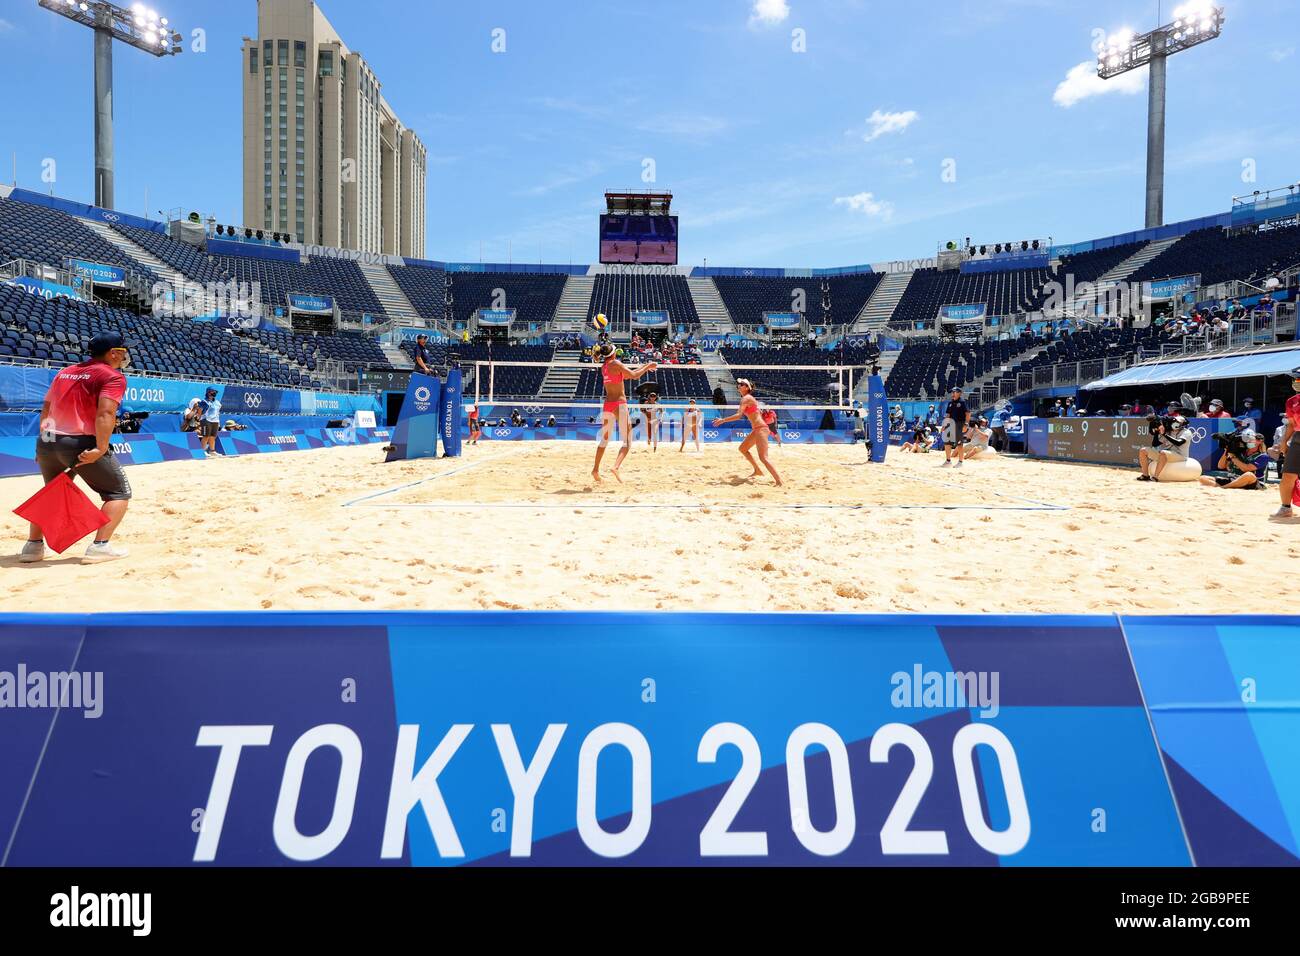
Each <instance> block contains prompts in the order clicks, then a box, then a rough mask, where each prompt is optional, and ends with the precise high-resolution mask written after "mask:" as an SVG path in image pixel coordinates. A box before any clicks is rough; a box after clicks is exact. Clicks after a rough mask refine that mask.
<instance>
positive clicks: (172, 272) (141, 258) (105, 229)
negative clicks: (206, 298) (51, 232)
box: [77, 217, 207, 312]
mask: <svg viewBox="0 0 1300 956" xmlns="http://www.w3.org/2000/svg"><path fill="white" fill-rule="evenodd" d="M77 221H78V222H79V223H81V224H82V225H83V226H85V227H86V228H87V229H89V230H90V231H91V232H93V233H95V234H96V235H97V236H99V238H101V239H103V240H104V241H105V242H107V243H109V244H110V245H113V246H116V247H117V248H118V249H120V250H121V252H122V255H124V256H127V257H128V258H130V259H134V260H135V261H136V262H138V263H140V264H141V265H142V266H146V267H147V268H149V269H151V270H153V272H154V274H156V275H157V276H158V278H160V279H162V280H163V281H164V282H167V283H168V284H169V285H171V286H172V288H177V289H180V288H184V287H185V283H186V282H188V281H189V280H188V279H186V278H185V276H183V275H182V274H181V273H180V272H178V271H177V270H176V269H175V268H174V267H172V266H169V265H168V264H167V263H165V262H163V261H162V260H161V259H159V258H158V257H157V256H155V255H154V254H153V253H151V252H149V250H147V249H145V248H144V246H140V245H137V244H136V243H135V242H133V241H132V240H130V239H128V238H127V237H126V236H124V235H122V233H120V232H118V231H117V230H116V229H114V228H113V227H112V226H110V225H108V223H104V222H97V221H96V220H94V219H82V218H80V217H78V218H77ZM204 311H205V312H206V311H207V309H206V303H205V309H204Z"/></svg>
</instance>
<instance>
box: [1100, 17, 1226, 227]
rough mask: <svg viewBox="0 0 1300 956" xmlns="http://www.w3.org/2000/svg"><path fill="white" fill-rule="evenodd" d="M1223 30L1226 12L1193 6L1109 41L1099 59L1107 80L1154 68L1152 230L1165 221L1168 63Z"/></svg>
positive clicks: (1150, 114)
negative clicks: (1137, 32)
mask: <svg viewBox="0 0 1300 956" xmlns="http://www.w3.org/2000/svg"><path fill="white" fill-rule="evenodd" d="M1222 30H1223V8H1222V7H1216V6H1215V5H1214V4H1213V3H1211V2H1209V0H1193V2H1191V3H1187V4H1184V5H1183V6H1181V7H1179V8H1178V9H1177V10H1175V11H1174V20H1173V22H1172V23H1167V24H1165V25H1164V26H1161V27H1156V28H1155V29H1154V30H1152V31H1151V32H1150V33H1143V34H1142V35H1141V36H1134V35H1133V33H1132V32H1131V31H1128V30H1125V31H1121V32H1120V33H1117V34H1115V35H1113V36H1111V37H1108V38H1107V39H1106V48H1105V49H1104V50H1103V51H1102V52H1101V53H1099V54H1098V55H1097V75H1098V76H1100V77H1101V78H1102V79H1103V80H1109V79H1110V78H1111V77H1114V76H1119V75H1120V74H1121V73H1128V72H1129V71H1130V70H1136V69H1138V68H1140V67H1143V66H1148V65H1149V66H1150V67H1151V76H1150V78H1149V80H1150V82H1149V84H1148V89H1147V216H1146V227H1147V228H1148V229H1152V228H1154V227H1156V226H1163V225H1164V218H1165V61H1166V60H1167V59H1168V58H1169V57H1170V56H1172V55H1173V54H1175V53H1179V52H1181V51H1182V50H1187V49H1190V48H1191V47H1194V46H1199V45H1200V44H1202V43H1204V42H1205V41H1207V40H1213V39H1214V38H1215V37H1217V36H1218V35H1219V33H1220V32H1221V31H1222Z"/></svg>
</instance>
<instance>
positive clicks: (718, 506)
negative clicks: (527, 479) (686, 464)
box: [356, 482, 1070, 512]
mask: <svg viewBox="0 0 1300 956" xmlns="http://www.w3.org/2000/svg"><path fill="white" fill-rule="evenodd" d="M417 484H419V482H417ZM1010 497H1014V496H1010ZM1024 500H1026V501H1028V500H1029V499H1024ZM356 507H358V508H374V509H377V510H388V509H408V510H415V511H575V512H577V511H595V510H598V509H599V510H609V509H627V510H629V511H873V510H875V511H999V512H1000V511H1068V510H1070V509H1069V508H1067V507H1065V506H1064V505H1052V504H1045V503H1035V504H1028V505H924V504H880V505H876V504H856V505H853V504H848V505H834V504H794V505H751V504H741V503H738V502H725V503H722V502H707V501H706V502H700V503H697V504H687V503H677V504H673V503H669V502H665V503H663V504H645V503H640V502H608V503H606V502H581V503H575V504H562V505H561V504H547V503H544V502H538V503H535V504H530V503H528V502H509V501H503V502H497V503H483V502H475V501H465V502H459V501H430V502H423V503H419V504H413V503H401V502H396V503H388V504H373V505H366V504H358V505H356Z"/></svg>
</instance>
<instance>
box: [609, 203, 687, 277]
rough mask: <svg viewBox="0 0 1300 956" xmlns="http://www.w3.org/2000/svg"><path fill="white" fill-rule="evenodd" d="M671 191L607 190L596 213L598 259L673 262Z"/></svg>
mask: <svg viewBox="0 0 1300 956" xmlns="http://www.w3.org/2000/svg"><path fill="white" fill-rule="evenodd" d="M672 200H673V197H672V193H664V192H637V193H632V192H607V193H605V213H604V215H602V216H601V217H600V261H601V262H602V263H645V264H651V265H676V264H677V217H676V216H674V215H671V214H670V213H669V209H670V207H671V205H672Z"/></svg>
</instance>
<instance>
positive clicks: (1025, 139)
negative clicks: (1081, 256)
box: [0, 0, 1300, 267]
mask: <svg viewBox="0 0 1300 956" xmlns="http://www.w3.org/2000/svg"><path fill="white" fill-rule="evenodd" d="M1174 6H1175V4H1174V3H1172V2H1169V0H1166V2H1165V4H1164V11H1165V14H1166V19H1169V16H1168V14H1169V12H1170V11H1171V9H1172V8H1173V7H1174ZM1224 6H1225V8H1226V11H1227V23H1226V26H1225V28H1224V33H1223V36H1222V37H1221V38H1220V39H1218V40H1215V41H1214V42H1212V43H1209V44H1206V45H1204V46H1201V47H1199V48H1196V49H1193V50H1190V51H1188V52H1185V53H1181V54H1179V55H1177V56H1175V57H1173V58H1172V59H1171V60H1170V61H1169V101H1168V134H1167V142H1168V151H1167V170H1166V201H1165V217H1166V220H1167V221H1175V220H1178V219H1186V218H1191V217H1194V216H1201V215H1208V214H1211V213H1215V212H1220V211H1222V210H1224V209H1227V208H1229V206H1230V201H1231V197H1232V196H1234V195H1240V194H1243V193H1248V192H1250V191H1251V190H1253V189H1256V188H1260V189H1263V188H1268V187H1271V186H1279V185H1284V184H1286V183H1293V182H1297V181H1300V148H1298V147H1300V129H1298V128H1297V126H1296V124H1295V122H1294V118H1293V116H1292V118H1290V119H1288V114H1293V113H1294V99H1295V91H1296V90H1297V89H1300V53H1297V50H1296V46H1297V44H1298V43H1300V40H1298V39H1297V33H1296V30H1295V29H1294V22H1295V21H1294V15H1295V7H1294V4H1293V2H1290V0H1226V2H1225V3H1224ZM322 7H323V9H324V10H325V13H326V15H327V16H328V17H329V18H330V19H331V21H332V22H333V23H334V25H335V27H336V28H337V29H338V30H339V32H340V34H341V35H342V36H343V37H344V39H345V41H346V42H347V43H348V44H349V46H351V47H352V48H353V49H354V50H358V51H360V52H361V53H362V54H364V55H365V56H366V58H367V59H368V60H369V61H370V63H371V65H372V66H373V67H374V69H375V71H376V72H377V74H378V75H379V77H380V79H381V81H382V82H383V84H384V91H383V92H384V95H385V97H386V98H387V99H388V101H389V102H390V103H391V104H392V105H393V107H394V109H395V110H396V111H397V113H398V115H399V116H401V117H402V119H403V121H404V122H406V123H407V124H408V125H410V126H412V127H413V128H414V129H415V130H416V131H417V132H418V133H419V135H420V136H421V138H422V139H423V140H424V142H425V144H426V145H427V146H428V149H429V154H430V163H429V181H428V193H429V209H428V220H429V232H428V243H427V248H428V256H429V258H437V259H444V260H449V261H478V259H479V258H480V248H481V249H482V258H483V259H484V260H485V261H491V262H497V261H505V259H506V258H507V255H509V256H510V257H511V258H512V259H513V261H516V262H537V261H539V260H544V261H546V262H567V261H570V260H572V261H574V262H589V261H593V260H594V259H595V258H596V257H597V238H596V232H597V215H598V214H599V212H600V211H601V208H602V194H603V192H604V190H605V189H606V188H609V187H617V186H637V185H641V184H642V171H643V168H644V164H645V161H646V160H653V163H654V167H653V168H654V173H655V182H654V183H653V186H654V187H655V188H659V189H671V190H672V191H673V193H674V197H675V198H674V207H675V209H676V211H677V213H678V214H679V215H680V216H681V262H682V263H683V264H685V265H698V264H700V263H702V262H703V260H704V259H705V258H707V259H708V261H709V264H710V265H752V266H793V267H803V266H812V267H820V266H835V265H849V264H856V263H863V262H875V261H880V260H885V259H896V258H916V257H922V256H928V255H933V254H934V251H935V249H936V246H937V244H938V243H939V242H940V241H941V240H946V239H949V238H955V239H957V240H958V241H961V240H962V239H964V238H965V237H966V236H970V237H971V238H972V239H973V240H975V241H976V242H977V243H978V242H998V241H1007V240H1019V239H1022V238H1034V237H1038V238H1046V237H1048V236H1051V237H1053V238H1054V239H1055V240H1056V241H1057V242H1071V241H1078V240H1082V239H1089V238H1095V237H1098V236H1103V235H1110V234H1113V233H1116V232H1122V231H1125V230H1130V229H1136V228H1141V226H1142V224H1143V223H1142V209H1143V182H1144V170H1145V124H1146V92H1145V81H1144V79H1143V78H1142V77H1140V76H1139V77H1132V78H1130V81H1129V82H1128V84H1127V91H1126V90H1124V89H1115V90H1111V91H1109V92H1106V93H1103V94H1095V93H1094V94H1093V95H1086V94H1088V93H1090V92H1092V90H1093V89H1094V88H1095V86H1096V85H1097V84H1098V81H1096V80H1095V79H1094V80H1093V81H1092V82H1091V83H1089V82H1087V81H1086V74H1087V73H1089V72H1090V71H1091V63H1092V61H1093V60H1094V56H1093V53H1092V49H1091V43H1092V41H1093V31H1095V30H1101V31H1105V32H1114V31H1117V30H1119V29H1121V28H1123V27H1129V28H1132V29H1135V30H1137V31H1139V32H1140V31H1142V30H1145V29H1150V28H1151V27H1153V26H1155V25H1156V23H1157V4H1156V3H1155V2H1150V0H1098V2H1090V3H1083V2H1077V0H1076V2H1065V0H934V2H931V3H925V4H922V3H916V2H908V3H894V2H886V0H876V2H870V3H868V2H865V0H816V2H813V0H694V2H686V0H681V2H679V0H659V2H649V0H530V2H494V0H478V2H473V3H451V2H444V0H434V2H430V0H425V2H408V0H366V2H364V3H361V2H357V0H324V2H323V3H322ZM157 9H158V10H159V12H160V13H162V14H163V15H165V16H169V17H170V18H171V19H172V21H173V23H174V24H175V25H176V26H177V27H178V28H180V29H181V31H182V32H184V33H187V34H188V32H189V30H190V29H191V28H194V27H200V28H202V29H203V30H204V31H205V32H206V41H207V52H205V53H194V52H190V51H188V50H187V52H186V53H185V54H184V55H182V56H180V57H177V58H174V59H169V60H164V61H155V60H154V59H153V58H152V57H148V56H146V55H144V54H142V53H139V52H137V51H135V50H131V49H129V48H126V47H123V46H121V45H119V47H118V49H117V53H116V69H117V72H116V83H117V104H116V109H117V112H116V139H117V144H116V145H117V205H118V207H119V208H121V209H123V210H125V211H128V212H133V213H137V214H143V213H145V212H146V207H145V191H146V189H147V190H148V191H149V206H148V209H147V211H148V213H149V214H150V215H152V216H154V217H156V213H157V210H159V209H170V208H174V207H177V206H183V207H185V208H186V209H187V210H189V209H198V210H200V211H201V212H202V213H203V214H204V215H205V216H206V215H207V214H209V213H211V214H212V215H215V216H216V217H217V218H218V219H219V220H221V221H230V222H239V221H240V220H241V219H242V215H241V195H242V193H241V183H240V176H241V159H240V150H241V145H240V144H241V138H242V132H241V128H240V108H239V102H240V100H239V97H240V91H241V85H240V84H241V79H242V76H241V72H240V71H241V66H240V39H241V37H242V36H244V35H248V34H253V33H255V32H256V29H257V20H256V4H255V3H254V2H253V0H224V2H200V0H175V2H166V0H157ZM1286 24H1290V26H1289V27H1288V26H1286ZM496 29H501V30H504V31H505V32H504V41H505V50H504V51H503V52H494V51H493V31H494V30H496ZM796 30H797V31H802V34H801V36H802V38H803V45H804V47H805V49H804V51H802V52H796V50H795V49H793V47H794V46H796V45H798V44H797V39H798V38H797V37H796V36H794V35H792V34H793V32H794V31H796ZM498 45H499V44H498ZM1085 63H1087V64H1088V67H1087V68H1086V69H1082V70H1076V74H1075V80H1074V81H1073V82H1069V83H1066V85H1065V87H1064V88H1062V86H1061V85H1062V83H1063V82H1065V81H1066V80H1067V77H1068V76H1069V74H1070V71H1071V69H1073V68H1077V67H1079V65H1080V64H1085ZM91 75H92V74H91V37H90V35H89V32H88V31H86V30H85V29H84V28H81V27H78V26H76V25H74V24H72V23H69V22H68V21H65V20H63V19H62V18H60V17H57V16H55V15H53V14H51V13H48V12H46V11H44V10H42V9H40V8H39V7H38V6H37V4H36V2H35V0H5V2H4V3H3V4H0V76H2V77H3V79H4V86H5V88H6V89H8V90H10V91H11V97H13V96H14V93H13V91H15V90H18V91H22V93H21V94H20V97H19V99H11V102H10V106H11V112H10V113H9V117H8V120H7V122H6V123H4V125H3V127H0V178H3V180H4V181H6V182H8V181H10V180H11V178H12V175H13V174H12V171H11V170H12V160H11V157H12V155H13V154H15V153H16V154H17V161H18V176H17V178H18V183H19V185H21V186H25V187H28V188H33V189H42V190H45V191H49V190H50V188H51V187H50V185H49V184H46V183H42V181H41V169H42V165H41V164H42V161H43V160H44V159H46V158H47V157H49V158H54V159H55V160H56V161H57V182H55V183H54V184H53V191H54V192H55V193H56V194H58V195H61V196H66V197H69V198H73V199H80V200H90V199H92V198H93V195H92V187H91V183H92V168H93V162H92V152H91V144H92V130H93V116H92V102H91V99H92V97H91ZM1081 78H1083V79H1084V82H1080V79H1081ZM1111 83H1112V84H1113V83H1115V81H1111ZM1081 94H1084V95H1083V98H1078V97H1079V96H1080V95H1081ZM1066 102H1069V103H1071V105H1068V106H1067V105H1064V103H1066ZM1247 160H1250V161H1253V171H1254V176H1255V181H1254V182H1246V181H1243V161H1247ZM945 163H947V165H945ZM945 169H946V170H948V171H949V172H950V175H949V176H948V177H947V178H948V179H949V180H951V181H945V177H944V176H943V173H944V171H945ZM952 173H955V177H954V176H953V175H951V174H952Z"/></svg>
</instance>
